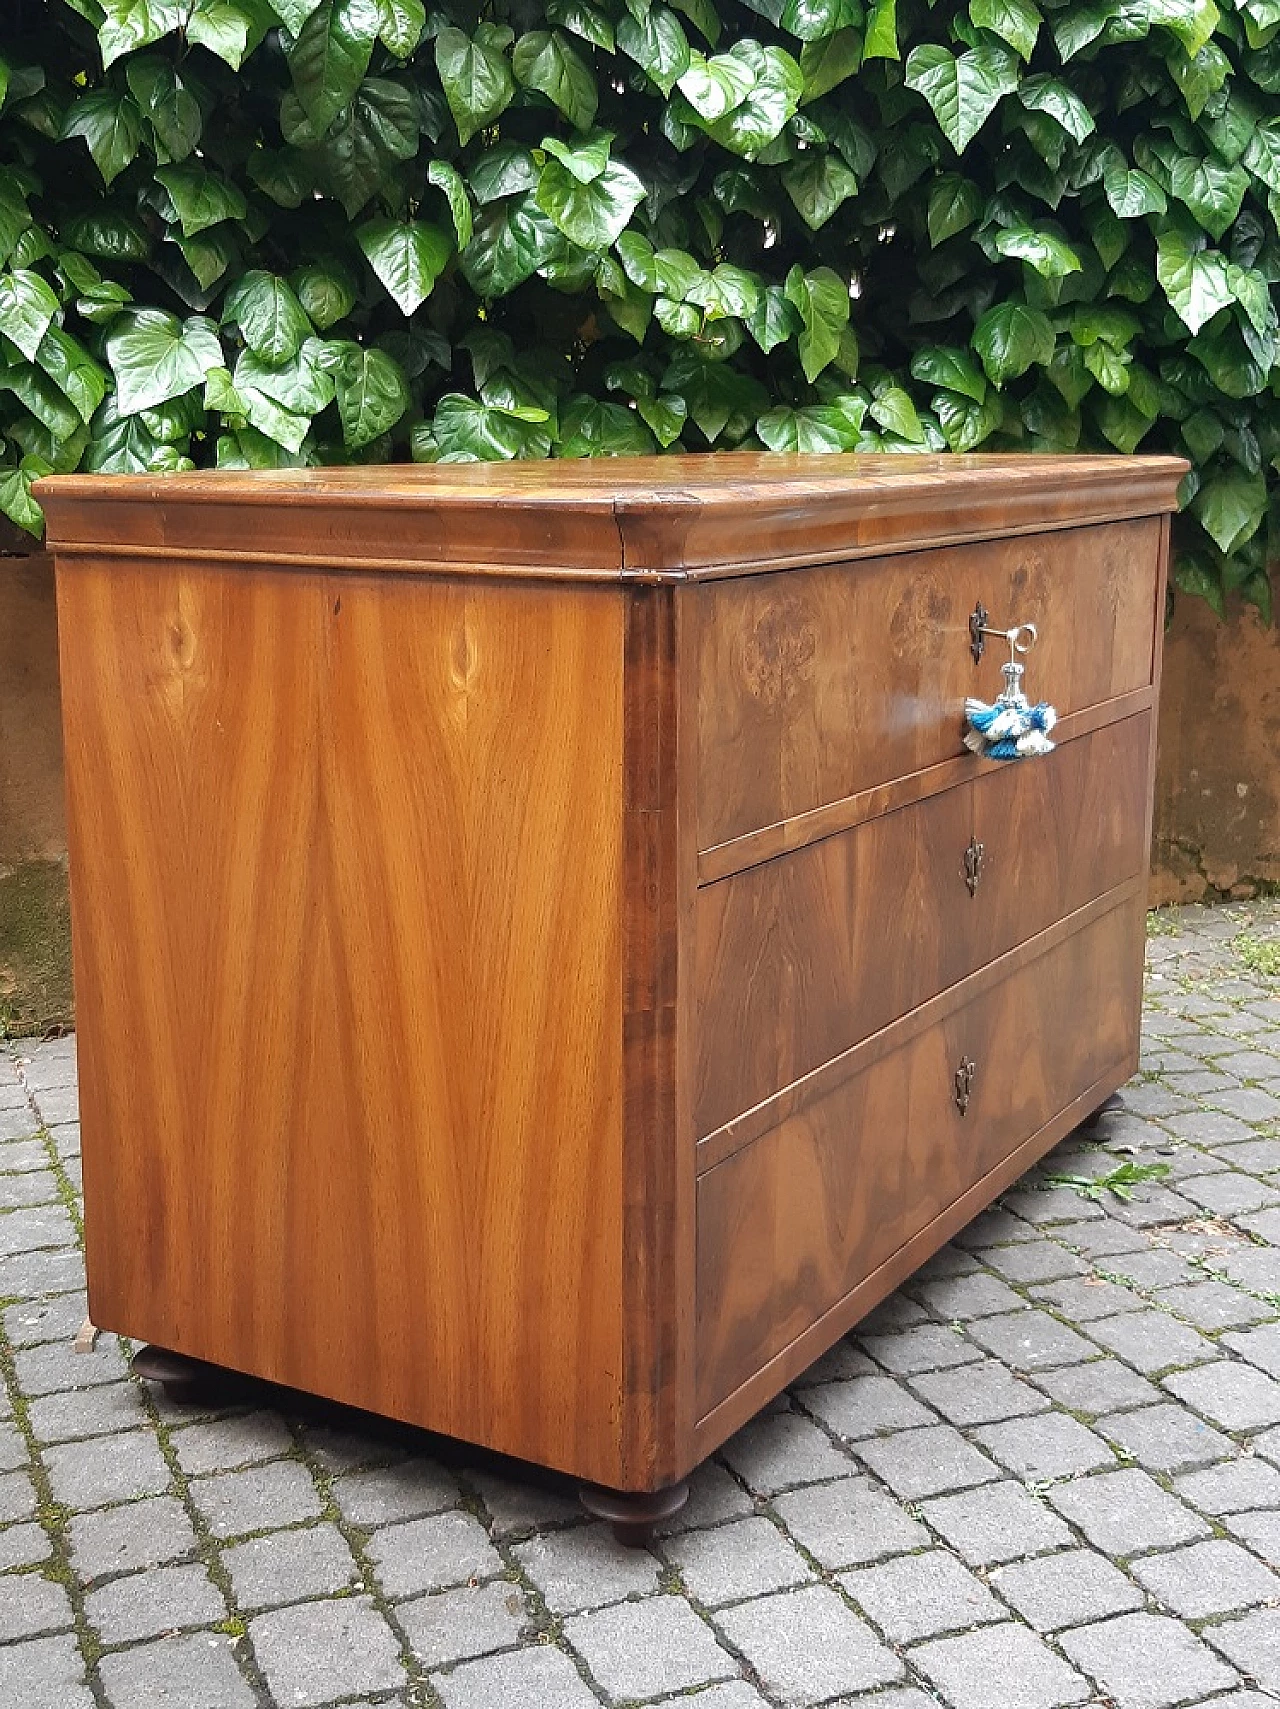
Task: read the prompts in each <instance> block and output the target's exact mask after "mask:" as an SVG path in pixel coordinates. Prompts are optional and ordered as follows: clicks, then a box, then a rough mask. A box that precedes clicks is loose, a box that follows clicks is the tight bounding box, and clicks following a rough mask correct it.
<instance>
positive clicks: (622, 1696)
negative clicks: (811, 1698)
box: [564, 1596, 831, 1703]
mask: <svg viewBox="0 0 1280 1709" xmlns="http://www.w3.org/2000/svg"><path fill="white" fill-rule="evenodd" d="M751 1606H752V1607H753V1608H758V1607H760V1606H761V1604H759V1603H752V1604H751ZM731 1617H732V1616H731V1615H729V1616H726V1617H725V1618H731ZM564 1633H565V1637H566V1638H567V1639H568V1640H569V1642H570V1644H572V1646H573V1648H574V1649H575V1650H576V1651H577V1652H578V1654H579V1655H580V1656H581V1657H582V1659H583V1661H584V1662H585V1663H586V1664H587V1667H588V1669H589V1670H590V1672H591V1675H592V1677H593V1678H594V1679H595V1681H596V1683H597V1685H599V1686H600V1688H601V1690H602V1691H604V1692H605V1694H606V1695H607V1696H608V1697H609V1698H610V1699H611V1700H612V1701H613V1702H615V1703H617V1702H623V1701H626V1700H628V1699H630V1698H635V1697H657V1696H658V1695H659V1694H660V1693H662V1692H664V1691H665V1692H671V1691H680V1690H684V1689H687V1688H688V1687H689V1686H693V1685H704V1684H707V1683H709V1682H710V1681H711V1680H715V1679H729V1678H732V1677H733V1676H734V1675H736V1674H738V1673H739V1672H740V1671H741V1670H740V1669H739V1667H738V1664H737V1662H735V1661H734V1659H733V1657H732V1656H731V1655H730V1654H729V1653H728V1651H727V1650H725V1649H723V1648H722V1647H721V1646H720V1644H719V1643H718V1642H717V1641H716V1637H715V1634H714V1633H713V1632H712V1631H711V1628H710V1627H709V1626H707V1625H705V1624H704V1622H703V1621H702V1620H700V1619H699V1618H698V1616H697V1615H696V1614H695V1613H694V1611H693V1609H692V1608H690V1606H689V1604H688V1603H687V1602H685V1601H684V1599H683V1598H682V1597H679V1596H652V1597H650V1598H649V1599H648V1600H647V1601H645V1602H618V1603H614V1604H613V1606H612V1607H610V1608H598V1609H596V1610H595V1611H594V1612H592V1613H590V1614H575V1615H574V1616H573V1617H572V1618H571V1619H569V1620H566V1621H565V1626H564ZM828 1695H831V1694H830V1693H828Z"/></svg>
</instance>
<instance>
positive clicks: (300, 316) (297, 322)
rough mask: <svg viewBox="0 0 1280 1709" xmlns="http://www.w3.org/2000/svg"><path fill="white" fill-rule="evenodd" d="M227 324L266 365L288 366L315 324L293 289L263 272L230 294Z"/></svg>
mask: <svg viewBox="0 0 1280 1709" xmlns="http://www.w3.org/2000/svg"><path fill="white" fill-rule="evenodd" d="M222 319H223V324H224V325H226V324H227V323H229V322H234V323H235V324H236V325H237V326H238V327H239V328H240V333H241V336H242V337H243V339H244V341H245V343H246V344H247V345H248V346H249V348H250V350H252V351H253V353H254V354H255V355H256V356H260V357H261V358H262V360H263V361H264V362H277V363H278V362H288V361H289V360H290V359H291V358H292V357H294V356H296V355H297V354H298V351H299V350H300V349H301V348H302V342H303V340H304V339H306V338H310V336H311V322H310V321H309V320H308V319H307V316H306V313H305V311H304V309H303V307H302V304H301V303H300V302H299V301H298V299H297V297H296V296H295V294H294V291H293V288H292V286H290V285H288V284H287V283H286V282H285V281H284V280H283V279H280V278H277V277H276V275H275V274H274V273H266V272H264V271H262V269H260V268H253V269H252V270H251V271H250V272H248V273H246V274H244V276H243V277H242V278H241V279H239V280H237V282H236V284H235V285H234V286H233V287H232V289H231V290H230V291H228V293H227V298H226V302H225V304H224V305H223V311H222Z"/></svg>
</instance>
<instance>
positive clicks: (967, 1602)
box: [840, 1549, 1008, 1644]
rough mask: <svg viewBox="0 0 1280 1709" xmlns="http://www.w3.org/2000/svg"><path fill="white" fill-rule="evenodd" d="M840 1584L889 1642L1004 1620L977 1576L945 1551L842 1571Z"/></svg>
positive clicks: (1001, 1610) (1003, 1611)
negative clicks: (851, 1570) (849, 1571)
mask: <svg viewBox="0 0 1280 1709" xmlns="http://www.w3.org/2000/svg"><path fill="white" fill-rule="evenodd" d="M840 1582H841V1584H842V1585H843V1586H844V1588H845V1590H846V1591H848V1593H849V1595H850V1596H851V1597H852V1598H853V1600H854V1601H855V1602H856V1603H857V1604H858V1606H859V1607H860V1608H861V1609H862V1611H863V1613H864V1614H866V1615H867V1616H868V1618H870V1619H871V1620H872V1621H874V1623H875V1624H876V1625H877V1626H878V1627H879V1628H880V1630H881V1631H882V1632H883V1633H884V1635H885V1637H886V1638H888V1640H889V1642H890V1643H891V1644H911V1643H915V1642H916V1640H917V1639H920V1638H936V1637H938V1636H940V1635H941V1634H942V1633H944V1632H962V1631H965V1630H967V1629H968V1628H969V1627H970V1626H982V1625H987V1624H989V1623H990V1622H991V1621H993V1620H1006V1619H1008V1611H1007V1610H1006V1609H1004V1608H1003V1607H1001V1605H1000V1603H998V1602H997V1601H996V1599H995V1597H994V1596H992V1594H991V1592H990V1591H989V1590H988V1589H987V1587H986V1585H984V1584H983V1582H982V1580H981V1579H978V1578H975V1577H974V1575H973V1574H972V1573H971V1572H969V1571H968V1569H967V1568H965V1567H963V1566H961V1564H960V1562H959V1561H958V1560H957V1559H956V1558H955V1556H954V1555H950V1554H948V1553H947V1552H946V1550H945V1549H930V1550H928V1551H927V1552H926V1553H924V1554H921V1555H901V1556H899V1557H898V1559H897V1560H893V1561H884V1562H882V1563H881V1565H879V1566H875V1567H864V1568H862V1569H861V1570H860V1571H858V1572H851V1573H844V1574H842V1576H841V1579H840Z"/></svg>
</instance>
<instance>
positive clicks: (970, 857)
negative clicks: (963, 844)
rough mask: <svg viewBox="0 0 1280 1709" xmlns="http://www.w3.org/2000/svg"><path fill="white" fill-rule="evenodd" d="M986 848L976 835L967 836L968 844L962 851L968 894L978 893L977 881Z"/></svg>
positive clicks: (980, 874) (974, 894) (979, 877)
mask: <svg viewBox="0 0 1280 1709" xmlns="http://www.w3.org/2000/svg"><path fill="white" fill-rule="evenodd" d="M986 852H987V851H986V848H985V847H984V845H983V844H982V843H980V842H979V841H978V839H977V838H976V837H970V838H969V846H968V848H967V849H966V850H965V851H964V881H965V883H966V885H968V887H969V894H970V896H976V895H977V893H978V882H979V880H980V879H981V877H982V857H983V855H984V854H985V853H986Z"/></svg>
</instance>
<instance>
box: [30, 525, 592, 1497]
mask: <svg viewBox="0 0 1280 1709" xmlns="http://www.w3.org/2000/svg"><path fill="white" fill-rule="evenodd" d="M59 579H60V586H59V600H60V617H61V623H62V631H63V637H64V645H63V660H62V687H63V694H64V697H65V708H66V726H67V731H68V736H69V743H68V753H67V764H68V789H69V798H70V809H71V849H72V861H73V869H74V871H75V875H76V893H75V916H74V930H75V949H76V977H77V996H78V1002H79V1008H80V1017H81V1031H80V1053H81V1100H82V1106H83V1124H84V1163H85V1202H86V1225H87V1230H88V1267H89V1297H90V1305H91V1309H92V1312H93V1315H94V1319H95V1322H97V1323H99V1324H101V1325H103V1326H105V1327H109V1328H113V1329H117V1330H121V1331H124V1332H126V1333H128V1334H130V1335H132V1336H135V1337H137V1338H139V1339H143V1340H150V1341H154V1342H158V1343H159V1344H161V1345H163V1346H170V1347H175V1348H180V1349H181V1350H182V1351H183V1352H186V1353H190V1354H193V1355H196V1356H198V1357H202V1358H205V1359H209V1360H212V1361H214V1362H217V1363H223V1364H225V1365H227V1366H230V1367H232V1368H234V1369H239V1370H245V1371H250V1372H253V1373H255V1374H257V1375H261V1376H264V1377H268V1378H271V1379H273V1380H276V1381H279V1382H284V1383H288V1384H292V1385H296V1386H297V1387H299V1388H303V1389H308V1390H311V1391H313V1392H316V1393H318V1394H323V1395H327V1396H330V1397H333V1398H336V1399H338V1400H345V1401H348V1402H351V1403H353V1404H355V1405H358V1406H362V1407H367V1408H371V1409H373V1410H376V1411H379V1412H382V1413H385V1414H388V1415H390V1416H392V1417H396V1418H401V1419H406V1420H410V1421H412V1422H416V1423H419V1424H422V1425H426V1426H428V1427H430V1428H432V1429H435V1430H439V1431H442V1432H446V1433H448V1434H450V1435H455V1436H458V1437H462V1438H464V1439H468V1440H471V1441H476V1442H481V1443H488V1444H491V1445H493V1446H496V1447H498V1448H501V1449H503V1450H505V1451H507V1452H509V1453H513V1454H517V1455H520V1456H523V1457H526V1458H528V1459H531V1460H536V1461H540V1462H542V1463H544V1464H546V1465H549V1466H561V1467H570V1468H572V1469H573V1470H574V1471H576V1472H578V1473H580V1474H584V1475H586V1476H589V1477H593V1478H598V1479H600V1480H602V1481H604V1482H620V1481H622V1480H621V1472H620V1454H621V1444H620V1433H621V1407H620V1399H619V1395H620V1385H621V1382H622V1327H623V1326H622V1288H623V1281H622V1266H623V1229H622V1219H623V1197H624V1195H623V1187H622V1182H623V1155H622V1110H621V1102H622V1095H623V1072H622V1054H623V1014H622V1008H623V979H622V930H623V927H622V918H623V908H622V883H623V880H622V873H623V847H622V843H623V764H624V744H623V732H622V722H623V708H622V683H623V669H622V663H623V651H624V609H623V599H622V596H621V594H620V593H619V592H618V591H617V590H610V589H607V588H603V587H579V588H576V589H573V590H566V591H565V593H564V595H563V597H555V598H550V597H548V596H547V592H546V590H545V588H539V587H537V586H532V585H528V584H526V585H521V584H519V583H516V582H506V583H491V584H481V583H478V582H475V581H473V582H469V583H468V582H463V581H458V580H449V579H435V580H430V579H417V578H412V579H411V578H379V579H375V578H369V577H363V576H356V575H342V576H328V575H324V574H317V573H287V572H272V571H270V570H268V569H260V570H258V571H257V572H256V573H255V574H253V575H252V576H248V575H244V574H241V573H237V572H235V571H227V570H223V569H219V568H209V567H203V568H202V567H201V566H200V565H199V564H185V565H184V564H181V563H165V564H163V565H161V564H146V563H144V564H141V565H135V564H129V563H120V562H119V561H116V562H112V563H109V564H104V563H99V562H96V561H94V560H93V559H92V558H86V559H82V560H78V561H73V562H71V563H69V564H65V565H63V566H62V567H61V569H60V578H59ZM90 636H96V637H100V638H105V642H104V644H97V645H90V644H87V641H86V638H87V637H90Z"/></svg>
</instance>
